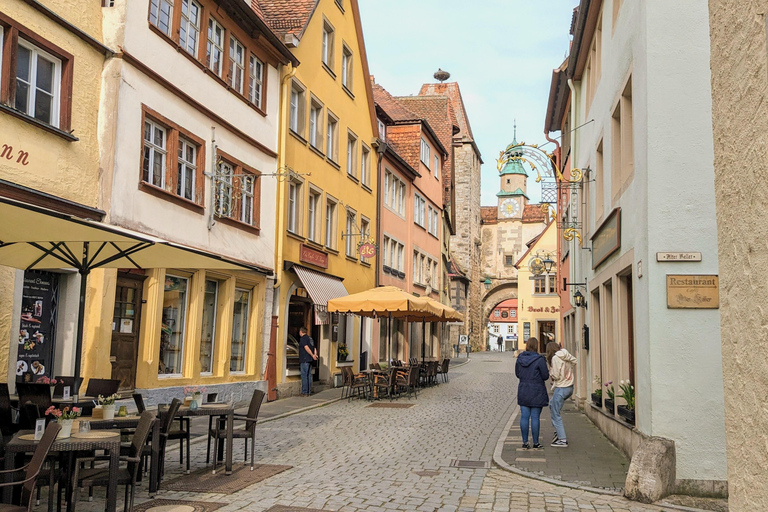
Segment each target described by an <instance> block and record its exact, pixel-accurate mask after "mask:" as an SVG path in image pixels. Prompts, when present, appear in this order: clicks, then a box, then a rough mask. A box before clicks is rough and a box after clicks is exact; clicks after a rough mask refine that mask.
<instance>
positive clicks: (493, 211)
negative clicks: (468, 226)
mask: <svg viewBox="0 0 768 512" xmlns="http://www.w3.org/2000/svg"><path fill="white" fill-rule="evenodd" d="M498 214H499V208H498V207H496V206H481V207H480V223H481V224H496V223H497V222H498V221H499V217H498Z"/></svg>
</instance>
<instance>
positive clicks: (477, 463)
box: [451, 459, 491, 469]
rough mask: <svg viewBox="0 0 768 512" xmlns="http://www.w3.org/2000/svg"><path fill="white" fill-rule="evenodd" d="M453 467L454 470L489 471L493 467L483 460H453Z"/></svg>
mask: <svg viewBox="0 0 768 512" xmlns="http://www.w3.org/2000/svg"><path fill="white" fill-rule="evenodd" d="M451 467H452V468H471V469H487V468H490V467H491V463H490V462H487V461H483V460H458V459H453V460H452V461H451Z"/></svg>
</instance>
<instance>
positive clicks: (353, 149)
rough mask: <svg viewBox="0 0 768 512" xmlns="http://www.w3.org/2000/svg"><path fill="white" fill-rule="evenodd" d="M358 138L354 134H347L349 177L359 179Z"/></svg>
mask: <svg viewBox="0 0 768 512" xmlns="http://www.w3.org/2000/svg"><path fill="white" fill-rule="evenodd" d="M356 172H357V137H356V136H355V134H354V133H352V132H348V133H347V175H348V176H351V177H353V178H357V176H356V175H355V173H356Z"/></svg>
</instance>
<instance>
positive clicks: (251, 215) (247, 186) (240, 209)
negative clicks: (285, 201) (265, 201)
mask: <svg viewBox="0 0 768 512" xmlns="http://www.w3.org/2000/svg"><path fill="white" fill-rule="evenodd" d="M218 160H219V164H218V166H217V168H216V169H217V173H216V178H215V179H216V208H217V211H216V215H217V216H218V217H219V219H220V220H222V221H224V222H225V223H229V221H236V223H235V224H234V225H235V226H236V227H241V228H242V227H243V224H245V225H247V226H250V227H254V228H258V227H259V215H260V207H261V185H260V182H259V176H260V173H259V172H258V171H256V170H254V169H251V168H249V167H246V166H245V165H244V164H243V163H241V162H239V161H237V160H236V159H234V158H233V157H231V156H229V155H226V154H224V153H221V152H219V159H218Z"/></svg>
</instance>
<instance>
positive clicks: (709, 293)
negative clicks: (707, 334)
mask: <svg viewBox="0 0 768 512" xmlns="http://www.w3.org/2000/svg"><path fill="white" fill-rule="evenodd" d="M667 307H668V308H670V309H717V308H719V307H720V277H719V276H717V275H672V274H667Z"/></svg>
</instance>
